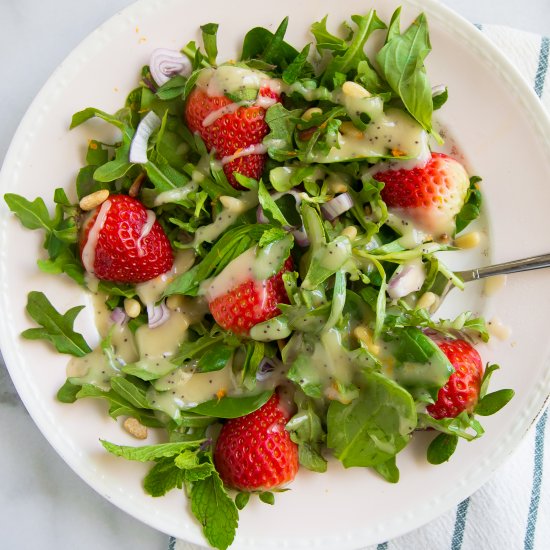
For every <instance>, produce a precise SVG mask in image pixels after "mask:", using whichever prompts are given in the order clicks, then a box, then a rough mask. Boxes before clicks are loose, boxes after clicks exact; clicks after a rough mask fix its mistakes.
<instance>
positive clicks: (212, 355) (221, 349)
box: [196, 344, 235, 372]
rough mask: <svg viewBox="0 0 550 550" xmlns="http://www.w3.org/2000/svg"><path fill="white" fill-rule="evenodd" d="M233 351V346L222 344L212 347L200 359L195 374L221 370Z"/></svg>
mask: <svg viewBox="0 0 550 550" xmlns="http://www.w3.org/2000/svg"><path fill="white" fill-rule="evenodd" d="M234 351H235V347H234V346H228V345H224V344H222V345H217V346H215V347H213V349H210V350H208V351H207V352H206V353H205V354H204V355H202V356H201V357H200V359H199V362H198V363H197V370H196V372H213V371H217V370H221V369H223V368H224V367H225V366H226V365H227V362H228V361H229V360H230V359H231V356H232V355H233V352H234Z"/></svg>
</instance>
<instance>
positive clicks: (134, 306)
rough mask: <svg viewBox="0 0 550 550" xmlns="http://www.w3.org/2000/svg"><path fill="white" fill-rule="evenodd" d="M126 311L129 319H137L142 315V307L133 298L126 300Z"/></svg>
mask: <svg viewBox="0 0 550 550" xmlns="http://www.w3.org/2000/svg"><path fill="white" fill-rule="evenodd" d="M124 311H125V312H126V315H128V317H131V318H132V319H135V318H136V317H137V316H138V315H139V314H140V313H141V305H140V303H139V302H138V301H137V300H134V299H133V298H126V299H125V300H124Z"/></svg>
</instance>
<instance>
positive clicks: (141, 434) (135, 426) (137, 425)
mask: <svg viewBox="0 0 550 550" xmlns="http://www.w3.org/2000/svg"><path fill="white" fill-rule="evenodd" d="M122 426H123V427H124V429H125V430H126V431H127V432H128V433H129V434H130V435H133V436H134V437H135V438H136V439H147V427H146V426H144V425H143V424H142V423H141V422H140V421H139V420H138V419H137V418H133V417H132V416H129V417H128V418H127V419H126V420H125V421H124V423H123V424H122Z"/></svg>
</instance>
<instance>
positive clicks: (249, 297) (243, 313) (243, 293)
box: [207, 257, 293, 334]
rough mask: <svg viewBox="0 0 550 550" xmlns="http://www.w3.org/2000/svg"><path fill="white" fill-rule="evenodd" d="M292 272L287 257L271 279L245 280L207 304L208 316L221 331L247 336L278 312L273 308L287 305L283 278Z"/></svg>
mask: <svg viewBox="0 0 550 550" xmlns="http://www.w3.org/2000/svg"><path fill="white" fill-rule="evenodd" d="M229 267H231V266H229ZM226 269H227V268H226ZM292 269H293V262H292V258H291V257H289V258H287V260H286V261H285V263H284V265H283V267H282V269H281V270H280V271H279V272H278V273H277V274H276V275H273V277H270V278H269V279H267V280H265V281H258V280H255V279H253V278H252V277H250V278H248V279H247V280H246V281H245V282H241V283H240V284H238V285H237V286H235V287H233V288H231V289H230V290H228V291H227V292H224V293H223V294H222V295H221V296H217V297H215V298H214V299H211V300H209V303H208V307H209V308H210V313H212V315H213V317H214V319H215V320H216V322H217V323H218V325H220V326H222V327H223V328H224V329H225V330H230V331H232V332H234V333H236V334H247V333H248V331H249V330H250V329H251V328H252V327H253V326H254V325H257V324H258V323H262V322H263V321H267V320H268V319H271V318H272V317H275V316H276V315H278V314H279V313H280V311H279V309H278V308H277V304H288V295H287V293H286V290H285V285H284V282H283V274H284V273H286V272H287V271H292ZM207 298H208V296H207Z"/></svg>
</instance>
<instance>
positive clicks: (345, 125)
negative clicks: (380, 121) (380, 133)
mask: <svg viewBox="0 0 550 550" xmlns="http://www.w3.org/2000/svg"><path fill="white" fill-rule="evenodd" d="M339 130H340V133H341V134H342V135H344V136H348V137H351V138H356V139H361V138H362V137H363V135H364V134H363V132H361V130H359V128H356V127H355V125H354V124H353V122H350V121H349V120H346V121H345V122H342V124H340V128H339Z"/></svg>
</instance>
